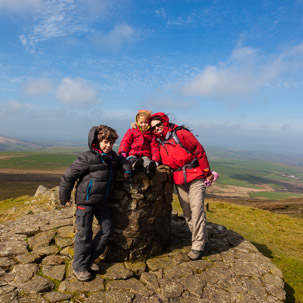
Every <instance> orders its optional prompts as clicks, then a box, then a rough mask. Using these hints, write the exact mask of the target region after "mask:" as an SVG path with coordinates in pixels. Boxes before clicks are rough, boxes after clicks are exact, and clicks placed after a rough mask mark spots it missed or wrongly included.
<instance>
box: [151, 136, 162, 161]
mask: <svg viewBox="0 0 303 303" xmlns="http://www.w3.org/2000/svg"><path fill="white" fill-rule="evenodd" d="M150 149H151V155H152V160H154V161H156V162H160V161H161V157H160V147H159V143H158V141H157V138H156V136H154V135H152V139H151V142H150Z"/></svg>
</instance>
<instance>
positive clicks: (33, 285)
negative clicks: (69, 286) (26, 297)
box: [20, 276, 55, 294]
mask: <svg viewBox="0 0 303 303" xmlns="http://www.w3.org/2000/svg"><path fill="white" fill-rule="evenodd" d="M54 286H55V285H54V283H53V282H51V281H50V280H48V279H46V278H44V277H41V276H34V278H33V279H31V280H29V281H28V282H26V283H24V284H23V285H22V286H21V287H20V290H21V291H22V292H23V293H25V294H36V293H43V292H48V291H51V290H52V289H53V288H54Z"/></svg>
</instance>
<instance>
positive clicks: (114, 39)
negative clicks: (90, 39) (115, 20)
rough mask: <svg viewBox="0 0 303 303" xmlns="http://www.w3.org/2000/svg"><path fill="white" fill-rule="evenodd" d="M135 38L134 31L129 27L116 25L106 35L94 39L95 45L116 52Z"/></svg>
mask: <svg viewBox="0 0 303 303" xmlns="http://www.w3.org/2000/svg"><path fill="white" fill-rule="evenodd" d="M134 38H135V31H134V30H133V28H132V27H130V26H129V25H127V24H125V25H116V26H115V27H114V28H113V29H112V30H111V31H110V32H109V33H108V34H106V35H104V36H100V37H97V38H95V43H96V44H98V45H99V46H101V47H104V48H110V49H113V50H118V49H119V48H120V47H121V46H122V45H123V44H125V43H127V42H130V41H132V40H133V39H134Z"/></svg>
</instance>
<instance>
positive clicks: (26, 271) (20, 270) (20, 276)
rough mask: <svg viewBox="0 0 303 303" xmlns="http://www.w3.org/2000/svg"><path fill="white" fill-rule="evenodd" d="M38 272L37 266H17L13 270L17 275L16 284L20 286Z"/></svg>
mask: <svg viewBox="0 0 303 303" xmlns="http://www.w3.org/2000/svg"><path fill="white" fill-rule="evenodd" d="M37 271H38V265H37V264H17V265H15V266H14V268H13V270H12V273H13V274H14V275H15V278H14V282H16V284H17V285H20V284H21V283H24V282H26V281H28V280H29V279H31V278H32V277H33V276H34V274H35V273H36V272H37Z"/></svg>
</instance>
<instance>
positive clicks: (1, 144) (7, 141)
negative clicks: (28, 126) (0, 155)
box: [0, 136, 42, 151]
mask: <svg viewBox="0 0 303 303" xmlns="http://www.w3.org/2000/svg"><path fill="white" fill-rule="evenodd" d="M40 148H42V146H41V145H38V144H36V143H32V142H28V141H23V140H19V139H14V138H10V137H5V136H0V151H26V150H35V149H40Z"/></svg>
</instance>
